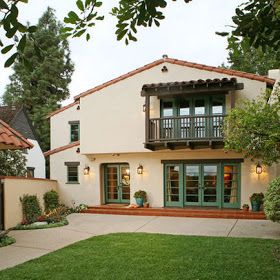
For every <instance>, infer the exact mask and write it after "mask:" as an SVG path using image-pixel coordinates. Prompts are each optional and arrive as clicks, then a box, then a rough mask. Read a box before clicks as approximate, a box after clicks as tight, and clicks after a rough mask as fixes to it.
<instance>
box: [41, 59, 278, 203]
mask: <svg viewBox="0 0 280 280" xmlns="http://www.w3.org/2000/svg"><path fill="white" fill-rule="evenodd" d="M274 83H275V80H274V79H272V78H268V77H262V76H258V75H253V74H249V73H244V72H239V71H233V70H228V69H222V68H217V67H210V66H206V65H201V64H196V63H190V62H186V61H181V60H176V59H171V58H168V57H164V58H163V59H160V60H157V61H154V62H152V63H150V64H148V65H145V66H143V67H141V68H138V69H136V70H134V71H132V72H129V73H127V74H125V75H123V76H120V77H118V78H116V79H114V80H111V81H109V82H106V83H104V84H102V85H99V86H97V87H95V88H92V89H89V90H88V91H86V92H83V93H81V94H79V95H78V96H76V97H75V101H74V102H73V103H72V104H70V105H68V106H66V107H63V108H61V109H59V110H57V111H55V112H53V113H52V114H51V116H50V123H51V150H50V151H49V152H47V153H46V154H45V155H46V156H50V172H51V178H52V179H56V180H58V182H59V187H60V192H61V195H62V198H63V200H64V202H65V203H66V204H70V205H71V204H72V203H73V202H76V203H77V204H78V203H86V204H88V205H91V206H93V205H101V204H109V203H110V204H112V203H135V201H134V198H133V194H134V192H135V191H137V190H139V189H142V190H145V191H146V192H147V194H148V200H149V202H150V205H151V206H152V207H169V206H175V207H185V206H201V207H204V206H207V207H209V206H213V207H217V208H240V207H241V206H242V204H243V203H248V202H249V196H250V195H251V194H252V193H254V192H264V191H265V189H266V187H267V184H268V182H269V181H270V180H271V179H273V178H274V177H276V176H277V175H279V173H280V172H279V166H277V165H274V166H272V167H270V168H268V167H263V172H262V174H256V164H257V163H256V162H252V161H250V160H248V159H244V157H243V155H242V154H237V153H234V152H225V151H224V150H223V137H222V132H221V126H222V123H223V119H224V116H225V115H226V114H227V112H228V111H229V110H230V109H231V108H233V107H234V106H236V105H237V104H238V101H239V100H240V99H241V98H249V99H252V98H254V97H256V96H257V95H258V94H259V93H261V92H262V91H264V90H265V89H266V88H267V87H269V88H272V87H273V85H274Z"/></svg>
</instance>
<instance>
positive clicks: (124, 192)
mask: <svg viewBox="0 0 280 280" xmlns="http://www.w3.org/2000/svg"><path fill="white" fill-rule="evenodd" d="M104 193H105V203H129V202H130V170H129V165H128V164H106V165H105V166H104Z"/></svg>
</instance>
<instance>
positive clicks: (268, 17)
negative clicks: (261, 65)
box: [217, 0, 280, 50]
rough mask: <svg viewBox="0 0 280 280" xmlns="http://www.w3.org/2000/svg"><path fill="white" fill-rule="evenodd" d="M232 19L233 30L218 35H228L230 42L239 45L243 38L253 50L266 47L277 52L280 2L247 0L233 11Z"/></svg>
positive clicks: (279, 42)
mask: <svg viewBox="0 0 280 280" xmlns="http://www.w3.org/2000/svg"><path fill="white" fill-rule="evenodd" d="M235 13H236V14H235V16H233V17H232V21H233V23H234V26H233V30H232V31H231V32H230V33H229V32H217V33H218V34H219V35H222V36H228V35H230V37H231V40H232V41H235V42H236V43H240V41H242V40H243V39H244V38H245V39H247V40H248V42H249V45H250V46H252V47H254V48H256V49H257V48H259V47H261V48H262V49H263V50H265V49H266V48H267V47H269V48H274V49H275V50H278V49H279V47H280V28H279V25H280V1H279V0H248V1H246V3H244V4H241V5H240V6H239V7H238V8H236V10H235Z"/></svg>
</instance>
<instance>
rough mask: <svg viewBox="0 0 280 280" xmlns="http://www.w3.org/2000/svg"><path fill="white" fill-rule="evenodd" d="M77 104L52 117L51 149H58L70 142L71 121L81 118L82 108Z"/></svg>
mask: <svg viewBox="0 0 280 280" xmlns="http://www.w3.org/2000/svg"><path fill="white" fill-rule="evenodd" d="M77 106H78V105H76V104H75V105H73V106H72V107H70V108H68V109H66V110H64V111H62V112H60V113H59V114H56V115H54V116H53V117H51V118H50V129H51V149H56V148H59V147H62V146H65V145H67V144H69V143H70V125H69V121H79V120H80V114H81V110H77Z"/></svg>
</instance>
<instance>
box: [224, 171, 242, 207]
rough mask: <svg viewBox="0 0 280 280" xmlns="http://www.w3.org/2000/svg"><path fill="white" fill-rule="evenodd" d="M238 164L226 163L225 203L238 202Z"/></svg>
mask: <svg viewBox="0 0 280 280" xmlns="http://www.w3.org/2000/svg"><path fill="white" fill-rule="evenodd" d="M238 182H239V170H238V165H224V199H223V202H224V203H230V204H236V203H238V197H239V194H238V189H239V188H238Z"/></svg>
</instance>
